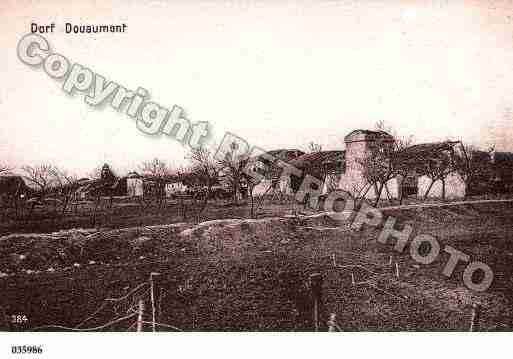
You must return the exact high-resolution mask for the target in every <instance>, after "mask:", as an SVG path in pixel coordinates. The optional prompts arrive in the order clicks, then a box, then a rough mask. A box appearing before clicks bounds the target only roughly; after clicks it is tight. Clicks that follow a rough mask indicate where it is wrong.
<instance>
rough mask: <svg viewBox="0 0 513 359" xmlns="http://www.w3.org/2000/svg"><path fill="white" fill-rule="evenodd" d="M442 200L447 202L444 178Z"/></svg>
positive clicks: (443, 179)
mask: <svg viewBox="0 0 513 359" xmlns="http://www.w3.org/2000/svg"><path fill="white" fill-rule="evenodd" d="M442 200H444V201H445V178H442Z"/></svg>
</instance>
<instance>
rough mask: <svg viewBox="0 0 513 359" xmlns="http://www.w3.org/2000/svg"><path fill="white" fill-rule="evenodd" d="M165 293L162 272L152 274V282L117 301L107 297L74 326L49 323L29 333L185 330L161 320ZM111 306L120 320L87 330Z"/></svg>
mask: <svg viewBox="0 0 513 359" xmlns="http://www.w3.org/2000/svg"><path fill="white" fill-rule="evenodd" d="M162 292H163V290H162V287H161V285H160V273H155V272H152V273H151V274H150V278H149V280H148V281H146V282H143V283H140V284H139V285H137V286H135V287H134V288H133V289H131V290H130V291H129V292H128V293H126V294H125V295H123V296H121V297H117V298H110V297H108V298H105V299H104V300H103V301H102V303H101V304H100V305H99V306H98V308H97V309H96V310H94V311H93V312H92V313H91V314H89V315H88V316H87V317H86V318H84V319H83V320H82V321H80V323H78V324H77V325H75V326H74V327H69V326H64V325H59V324H48V325H42V326H37V327H34V328H31V329H29V330H28V331H40V330H55V329H59V330H65V331H72V332H93V331H102V330H104V329H111V330H116V331H120V329H119V327H116V325H119V324H123V323H125V324H124V325H126V324H128V327H127V328H126V329H125V331H138V332H142V331H153V332H156V331H158V329H159V328H165V329H171V330H173V331H177V332H181V331H182V329H180V328H178V327H176V326H174V325H171V324H168V323H161V322H160V321H159V316H160V313H161V310H160V305H161V301H160V299H161V294H162ZM118 304H123V305H124V307H125V309H124V312H123V313H121V314H120V313H119V309H118V308H119V307H118V306H117V305H118ZM108 307H111V308H112V309H113V311H114V312H115V313H116V314H117V316H116V318H114V319H111V320H109V321H108V322H106V323H104V324H101V325H96V326H90V327H86V324H87V323H89V322H91V321H92V320H93V319H98V316H99V314H100V313H102V311H104V310H105V309H106V308H108ZM147 307H149V309H150V310H149V311H147V310H146V308H147Z"/></svg>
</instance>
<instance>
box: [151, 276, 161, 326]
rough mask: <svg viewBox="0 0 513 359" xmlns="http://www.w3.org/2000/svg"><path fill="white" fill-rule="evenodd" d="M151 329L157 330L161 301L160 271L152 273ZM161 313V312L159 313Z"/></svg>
mask: <svg viewBox="0 0 513 359" xmlns="http://www.w3.org/2000/svg"><path fill="white" fill-rule="evenodd" d="M150 296H151V329H152V331H154V332H155V331H156V324H155V323H156V322H157V306H159V303H160V273H155V272H151V273H150ZM159 314H160V313H159Z"/></svg>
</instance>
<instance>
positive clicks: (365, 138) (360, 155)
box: [338, 130, 394, 198]
mask: <svg viewBox="0 0 513 359" xmlns="http://www.w3.org/2000/svg"><path fill="white" fill-rule="evenodd" d="M344 142H345V144H346V155H345V157H346V171H345V173H344V174H343V175H342V176H341V179H340V182H339V186H338V188H339V189H341V190H344V191H347V192H350V193H351V194H353V195H356V194H357V193H356V192H357V191H358V190H359V189H361V188H363V187H364V186H365V185H366V181H365V179H364V178H363V173H362V172H363V166H362V161H363V160H365V158H366V157H367V156H369V155H370V153H371V151H373V150H376V149H379V148H380V147H383V146H392V145H393V143H394V138H393V137H392V136H391V135H390V134H388V133H386V132H384V131H370V130H354V131H352V132H351V133H349V134H348V135H347V136H346V137H344ZM373 196H375V194H374V193H373V191H372V190H371V191H369V193H368V196H367V197H369V198H372V197H373Z"/></svg>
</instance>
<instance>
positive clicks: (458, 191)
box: [417, 173, 466, 199]
mask: <svg viewBox="0 0 513 359" xmlns="http://www.w3.org/2000/svg"><path fill="white" fill-rule="evenodd" d="M418 181H419V182H418V192H417V197H418V198H424V195H425V193H426V191H427V190H428V188H429V185H430V183H431V179H430V178H429V177H427V176H420V177H419V179H418ZM465 190H466V186H465V182H463V180H462V179H461V177H460V176H458V175H457V174H456V173H451V174H450V175H449V176H447V178H446V180H445V198H447V199H456V198H463V197H465ZM428 198H442V181H436V182H435V183H434V184H433V187H431V190H430V191H429V195H428Z"/></svg>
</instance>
